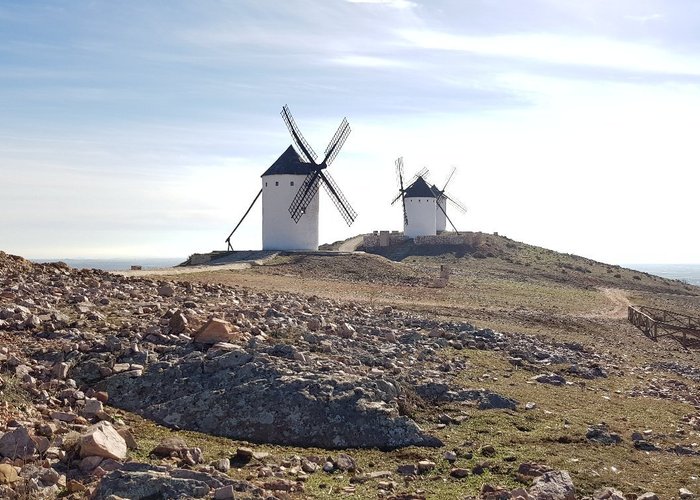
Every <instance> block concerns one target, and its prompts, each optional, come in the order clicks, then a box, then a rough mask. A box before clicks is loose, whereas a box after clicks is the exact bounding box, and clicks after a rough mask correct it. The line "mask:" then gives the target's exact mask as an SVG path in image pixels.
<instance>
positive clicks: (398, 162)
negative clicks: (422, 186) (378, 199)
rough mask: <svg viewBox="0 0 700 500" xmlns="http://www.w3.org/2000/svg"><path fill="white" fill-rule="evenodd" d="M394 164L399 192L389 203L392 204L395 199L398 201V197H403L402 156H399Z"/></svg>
mask: <svg viewBox="0 0 700 500" xmlns="http://www.w3.org/2000/svg"><path fill="white" fill-rule="evenodd" d="M394 165H396V180H397V182H398V184H399V194H397V195H396V197H395V198H394V199H393V200H391V204H392V205H393V204H394V203H396V202H397V201H399V198H401V197H403V193H404V188H403V156H399V157H398V158H397V159H396V161H395V162H394Z"/></svg>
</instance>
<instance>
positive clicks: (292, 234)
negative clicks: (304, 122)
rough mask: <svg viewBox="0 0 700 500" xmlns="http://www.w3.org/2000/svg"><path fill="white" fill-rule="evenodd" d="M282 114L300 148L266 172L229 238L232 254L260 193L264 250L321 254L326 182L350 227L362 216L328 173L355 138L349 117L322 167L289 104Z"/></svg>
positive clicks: (336, 136) (332, 142) (283, 154)
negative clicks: (322, 198) (321, 215)
mask: <svg viewBox="0 0 700 500" xmlns="http://www.w3.org/2000/svg"><path fill="white" fill-rule="evenodd" d="M281 114H282V118H283V119H284V122H285V124H286V125H287V128H288V129H289V132H290V133H291V134H292V138H293V139H294V146H296V149H295V148H294V147H292V146H289V147H288V148H287V150H286V151H285V152H284V153H282V155H281V156H280V157H279V158H278V159H277V161H275V162H274V163H273V164H272V165H271V166H270V168H268V169H267V170H266V171H265V172H264V173H263V174H262V176H261V177H262V189H261V190H260V192H258V194H257V196H256V197H255V199H254V200H253V203H251V204H250V207H249V208H248V210H247V211H246V213H245V214H244V215H243V217H242V218H241V220H240V221H239V222H238V224H237V225H236V227H235V228H234V229H233V231H231V234H229V236H228V238H226V243H227V244H228V248H229V250H232V247H231V237H232V236H233V233H235V232H236V229H238V227H239V226H240V225H241V223H242V222H243V220H244V219H245V218H246V216H247V215H248V213H249V212H250V210H251V209H252V208H253V205H254V204H255V202H256V201H257V200H258V198H259V197H260V195H262V198H263V201H262V204H263V250H312V251H315V250H318V215H319V196H318V188H319V185H320V184H323V187H324V188H325V189H326V192H327V193H328V195H329V196H330V198H331V200H333V203H334V204H335V206H336V207H337V208H338V211H339V212H340V215H342V216H343V219H344V220H345V222H346V223H347V224H348V226H349V225H351V224H352V223H353V221H354V220H355V218H356V217H357V213H356V212H355V211H354V210H353V209H352V207H351V206H350V204H349V203H348V201H347V199H346V198H345V195H344V194H343V193H342V191H341V190H340V188H339V187H338V184H337V183H336V182H335V180H334V179H333V178H332V177H331V176H330V174H329V173H328V171H327V170H326V171H325V172H324V170H325V169H326V168H328V166H330V164H331V163H333V160H335V158H336V156H338V153H339V152H340V148H342V147H343V144H344V143H345V140H346V139H347V137H348V134H350V125H349V124H348V121H347V119H345V118H343V121H342V122H341V124H340V127H338V130H337V131H336V133H335V135H334V136H333V138H332V139H331V141H330V143H329V144H328V147H327V148H326V151H325V153H324V158H323V161H321V163H316V158H317V155H316V153H315V152H314V150H313V149H312V148H311V146H310V145H309V143H308V142H306V139H304V137H303V136H302V135H301V132H300V131H299V128H298V127H297V125H296V122H295V121H294V118H293V117H292V114H291V113H290V112H289V108H288V107H287V106H284V107H283V108H282V113H281Z"/></svg>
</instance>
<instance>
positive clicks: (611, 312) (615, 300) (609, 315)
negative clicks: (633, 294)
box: [582, 288, 630, 319]
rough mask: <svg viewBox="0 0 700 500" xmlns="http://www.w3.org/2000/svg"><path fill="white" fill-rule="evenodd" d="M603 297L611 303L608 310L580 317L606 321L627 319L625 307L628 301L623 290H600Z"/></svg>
mask: <svg viewBox="0 0 700 500" xmlns="http://www.w3.org/2000/svg"><path fill="white" fill-rule="evenodd" d="M599 290H600V291H601V292H603V295H605V297H606V298H607V299H608V300H609V301H610V302H611V307H610V308H609V309H604V310H602V311H597V312H593V313H588V314H584V315H582V317H584V318H588V319H592V318H606V319H624V318H626V317H627V307H628V306H629V305H630V301H629V299H628V298H627V295H626V294H625V291H624V290H620V289H619V288H600V289H599Z"/></svg>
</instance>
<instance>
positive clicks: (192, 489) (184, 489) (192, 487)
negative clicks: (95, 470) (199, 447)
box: [93, 462, 260, 500]
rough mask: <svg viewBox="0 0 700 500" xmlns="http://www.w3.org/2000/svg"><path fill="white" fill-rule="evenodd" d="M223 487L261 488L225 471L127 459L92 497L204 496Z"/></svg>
mask: <svg viewBox="0 0 700 500" xmlns="http://www.w3.org/2000/svg"><path fill="white" fill-rule="evenodd" d="M225 486H231V487H232V488H231V489H232V490H234V491H236V492H241V494H242V495H244V496H245V494H246V493H248V494H249V495H248V496H245V498H248V497H249V496H250V494H252V492H254V491H260V489H259V488H257V487H256V486H255V485H253V484H252V483H249V482H248V481H238V480H235V479H231V478H229V477H228V476H226V475H225V474H222V473H218V472H212V473H206V472H198V471H193V470H186V469H168V468H167V467H161V466H156V465H149V464H144V463H137V462H129V463H127V464H124V466H122V467H121V468H120V469H119V470H115V471H112V472H110V473H108V474H107V475H105V476H104V477H103V478H102V480H101V481H100V484H99V485H98V487H97V489H96V490H95V494H94V496H93V498H94V500H104V499H107V498H110V497H111V496H112V495H114V496H115V497H120V498H128V499H130V500H146V499H160V498H168V499H186V498H187V499H189V498H203V497H207V496H208V495H209V492H210V491H212V490H216V489H219V488H223V487H225Z"/></svg>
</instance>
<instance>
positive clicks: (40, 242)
mask: <svg viewBox="0 0 700 500" xmlns="http://www.w3.org/2000/svg"><path fill="white" fill-rule="evenodd" d="M699 83H700V2H697V1H696V0H430V1H428V0H425V1H421V0H285V1H284V2H280V1H277V0H231V1H225V0H216V1H215V0H202V1H197V2H194V1H184V0H160V1H159V0H151V1H149V2H142V1H136V0H125V1H120V2H112V1H108V0H95V1H87V0H86V1H82V2H65V1H32V0H17V1H13V0H1V1H0V116H1V117H2V118H1V119H0V179H1V181H0V250H4V251H6V252H9V253H13V254H19V255H23V256H25V257H29V258H46V257H54V258H61V257H63V258H80V257H85V258H111V257H179V256H187V255H189V254H191V253H194V252H207V251H210V250H215V249H223V248H225V243H224V239H225V238H226V236H227V235H228V233H229V232H230V231H231V229H233V227H234V226H235V224H236V223H237V222H238V220H239V218H240V217H241V216H242V214H243V212H244V211H245V210H246V209H247V207H248V205H249V204H250V202H251V201H252V200H253V198H254V196H255V195H256V194H257V192H258V190H259V189H260V182H261V181H260V175H261V174H262V173H263V172H264V171H265V169H267V168H268V167H269V166H270V165H271V164H272V163H273V162H274V161H275V160H276V159H277V157H278V156H279V155H280V154H281V153H282V152H283V151H284V150H285V149H286V148H287V146H288V145H289V144H290V143H291V138H290V136H289V133H288V132H287V129H286V127H285V125H284V123H283V121H282V119H281V117H280V114H279V113H280V110H281V108H282V106H283V105H285V104H287V105H289V107H290V109H291V111H292V114H293V115H294V117H295V119H296V122H297V124H298V125H299V127H300V129H301V131H302V133H303V134H304V135H305V137H306V139H307V140H308V141H309V142H310V143H311V144H312V146H313V147H314V148H315V149H316V150H317V151H319V152H322V151H323V150H324V149H325V146H326V144H327V142H328V141H329V140H330V138H331V136H332V135H333V133H334V132H335V130H336V128H337V126H338V125H339V123H340V121H341V120H342V118H343V117H347V118H348V120H349V122H350V125H351V127H352V133H351V134H350V136H349V138H348V140H347V142H346V143H345V146H344V147H343V150H342V151H341V152H340V154H339V156H338V158H337V159H336V161H335V162H334V163H333V165H332V166H331V167H330V172H331V173H332V174H333V176H334V177H335V179H336V181H337V182H338V184H339V185H340V186H341V188H342V190H343V192H344V193H345V195H346V196H347V198H348V200H349V201H350V203H351V205H352V206H353V208H355V210H356V211H357V212H358V213H359V216H358V218H357V220H356V221H355V223H354V224H353V225H352V226H351V227H347V226H346V225H345V223H344V222H343V220H342V218H341V216H340V215H339V214H338V213H337V211H336V209H335V207H334V206H333V205H332V203H331V201H330V200H329V199H328V198H327V196H326V194H325V193H324V192H322V195H321V227H320V240H321V242H332V241H336V240H341V239H345V238H348V237H351V236H354V235H357V234H360V233H366V232H370V231H373V230H382V229H391V230H399V229H401V226H402V215H401V208H400V204H396V205H394V206H391V205H390V201H391V200H392V199H393V198H394V196H395V194H396V193H397V189H398V188H397V185H396V179H395V172H394V161H395V159H396V158H397V157H399V156H402V157H403V158H404V165H405V168H406V172H407V174H409V175H410V174H412V173H413V172H415V171H417V170H419V169H420V168H422V167H428V168H429V169H430V172H431V174H430V180H431V181H433V182H435V183H437V184H439V185H440V184H442V183H443V182H444V180H445V178H446V177H447V175H448V174H449V171H450V169H451V168H452V167H456V169H457V173H456V175H455V177H454V178H453V180H452V181H451V183H450V185H449V186H448V191H449V192H450V193H451V194H452V195H453V196H454V197H455V198H457V199H458V200H459V201H461V202H462V203H463V204H464V205H466V206H467V208H468V211H467V213H466V214H464V215H461V214H458V213H456V212H454V211H453V212H449V214H450V217H451V218H452V220H453V221H454V223H455V225H456V226H457V228H458V229H459V230H463V231H483V232H488V233H491V232H498V233H499V234H501V235H505V236H508V237H510V238H512V239H515V240H518V241H523V242H526V243H531V244H535V245H539V246H543V247H546V248H551V249H553V250H558V251H563V252H567V253H574V254H578V255H583V256H586V257H590V258H594V259H597V260H601V261H604V262H608V263H613V264H622V263H653V262H658V263H700V255H699V254H698V248H700V232H698V231H697V230H696V229H697V226H696V221H697V215H698V209H697V207H698V194H699V192H698V191H699V189H700V182H698V181H700V173H699V172H698V168H697V164H698V157H699V156H700V152H699V151H698V149H699V144H700V143H699V141H698V131H699V130H700V85H699ZM232 243H233V245H234V247H235V248H236V249H255V248H260V246H261V209H260V205H259V204H258V205H257V206H256V207H255V208H254V210H253V211H252V212H251V213H250V215H249V216H248V218H247V219H246V221H245V222H244V223H243V224H242V225H241V227H240V229H239V230H238V231H237V233H236V235H235V236H234V239H233V240H232Z"/></svg>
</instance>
